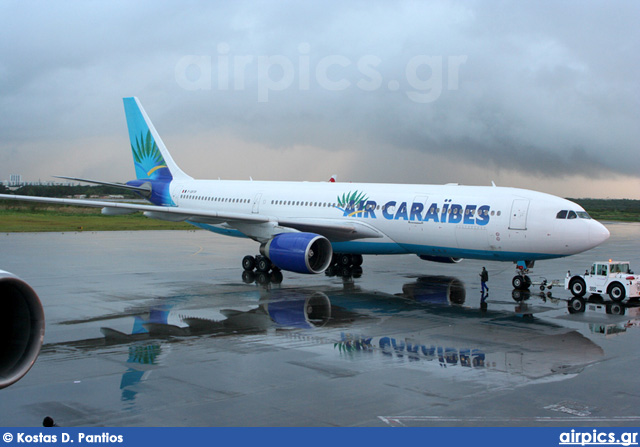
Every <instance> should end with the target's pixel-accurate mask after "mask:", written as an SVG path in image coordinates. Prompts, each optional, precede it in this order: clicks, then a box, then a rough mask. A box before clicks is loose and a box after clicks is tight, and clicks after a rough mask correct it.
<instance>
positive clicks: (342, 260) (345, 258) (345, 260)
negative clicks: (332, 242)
mask: <svg viewBox="0 0 640 447" xmlns="http://www.w3.org/2000/svg"><path fill="white" fill-rule="evenodd" d="M351 263H352V260H351V255H349V254H341V255H339V256H338V264H340V265H341V266H343V267H349V266H350V265H351Z"/></svg>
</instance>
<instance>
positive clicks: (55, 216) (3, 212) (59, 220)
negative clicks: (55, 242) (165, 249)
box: [0, 203, 194, 233]
mask: <svg viewBox="0 0 640 447" xmlns="http://www.w3.org/2000/svg"><path fill="white" fill-rule="evenodd" d="M193 229H194V227H193V226H192V225H189V224H187V223H183V222H177V223H176V222H164V221H161V220H155V219H149V218H146V217H144V216H143V215H142V214H141V213H136V214H128V215H124V216H103V215H102V214H101V213H100V208H80V207H73V206H55V205H39V204H28V205H25V204H16V203H12V204H10V205H6V204H1V205H0V233H15V232H46V231H56V232H57V231H132V230H193Z"/></svg>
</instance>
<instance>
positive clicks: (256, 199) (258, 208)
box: [251, 192, 262, 214]
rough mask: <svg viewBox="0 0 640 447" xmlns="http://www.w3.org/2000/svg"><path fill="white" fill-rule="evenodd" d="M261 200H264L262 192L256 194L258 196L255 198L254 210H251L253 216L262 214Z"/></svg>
mask: <svg viewBox="0 0 640 447" xmlns="http://www.w3.org/2000/svg"><path fill="white" fill-rule="evenodd" d="M261 198H262V193H261V192H259V193H258V194H256V196H255V197H254V198H253V208H252V209H251V212H252V213H253V214H258V213H259V212H260V199H261Z"/></svg>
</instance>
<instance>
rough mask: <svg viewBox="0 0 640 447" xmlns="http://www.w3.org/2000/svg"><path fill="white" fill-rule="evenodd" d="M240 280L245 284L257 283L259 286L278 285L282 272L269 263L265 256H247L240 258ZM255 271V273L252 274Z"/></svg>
mask: <svg viewBox="0 0 640 447" xmlns="http://www.w3.org/2000/svg"><path fill="white" fill-rule="evenodd" d="M242 268H243V269H244V271H243V272H242V280H243V281H244V282H245V283H252V282H254V281H257V282H258V283H259V284H267V283H273V284H280V283H281V282H282V279H283V278H282V271H280V269H279V268H278V267H276V266H275V265H273V264H272V263H271V260H270V259H269V258H267V257H266V256H262V255H257V256H255V257H254V256H251V255H247V256H245V257H244V258H242ZM254 270H255V272H254Z"/></svg>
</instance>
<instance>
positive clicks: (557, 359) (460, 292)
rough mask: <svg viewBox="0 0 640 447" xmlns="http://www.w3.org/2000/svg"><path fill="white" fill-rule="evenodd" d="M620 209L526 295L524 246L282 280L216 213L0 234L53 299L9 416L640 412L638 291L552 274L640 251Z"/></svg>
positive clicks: (5, 247) (491, 420)
mask: <svg viewBox="0 0 640 447" xmlns="http://www.w3.org/2000/svg"><path fill="white" fill-rule="evenodd" d="M607 227H608V228H609V230H610V231H611V234H612V236H611V238H610V239H609V241H607V242H606V243H605V244H603V245H602V246H600V247H598V248H596V249H594V250H591V251H590V252H587V253H583V254H580V255H576V256H572V257H570V258H564V259H558V260H551V261H542V262H539V263H537V265H536V266H535V268H534V269H533V271H532V275H531V277H532V279H533V280H534V286H533V287H532V288H531V293H530V294H524V295H523V294H517V293H516V294H514V293H513V289H512V287H511V278H512V277H513V275H514V266H513V265H512V264H508V263H497V262H482V261H463V262H462V263H460V264H453V265H452V264H436V263H431V262H425V261H421V260H420V259H418V258H417V257H416V256H387V257H385V256H365V258H364V265H363V271H362V272H361V273H360V272H358V271H356V272H355V275H352V276H350V277H349V276H347V277H340V276H334V277H328V276H325V275H318V276H304V275H299V274H292V273H287V272H284V279H283V281H282V283H280V284H274V283H269V282H268V281H265V279H267V278H258V277H247V276H246V275H245V276H244V277H243V275H242V270H241V267H240V261H241V259H242V257H243V256H244V255H246V254H255V251H256V249H257V245H256V244H255V243H253V242H251V241H245V240H239V239H232V238H225V237H222V236H217V235H214V234H211V233H208V232H204V231H191V232H182V231H175V232H161V231H157V232H105V233H62V234H61V233H41V234H6V235H5V234H0V238H1V239H0V269H5V270H8V271H11V272H13V273H14V274H16V275H18V276H20V277H21V278H22V279H24V280H25V281H27V282H28V283H29V284H30V285H31V286H32V287H33V288H34V289H35V290H36V292H37V293H38V294H39V296H40V298H41V300H42V303H43V306H44V310H45V315H46V319H47V321H46V324H47V326H46V336H45V344H44V346H43V348H42V351H41V354H40V357H39V358H38V360H37V362H36V364H35V366H34V367H33V369H32V370H31V371H30V372H29V374H27V376H25V377H24V378H23V379H22V380H21V381H19V382H17V383H16V384H14V385H12V386H10V387H8V388H6V389H3V390H0V425H2V426H39V425H41V423H42V420H43V418H44V417H45V416H51V417H52V418H53V419H54V420H55V422H56V423H58V424H59V425H61V426H397V425H401V426H638V425H639V424H640V410H638V409H639V408H640V392H638V391H637V384H636V382H635V380H636V379H635V376H636V374H637V371H638V370H640V356H639V355H638V354H639V352H640V351H639V348H638V346H640V327H639V326H640V312H639V308H638V306H639V304H638V303H637V302H632V303H631V304H630V305H628V306H623V307H622V308H621V309H618V308H616V309H614V313H623V314H622V315H616V314H614V313H612V309H611V306H608V305H607V303H608V301H607V300H604V301H603V300H601V299H600V298H597V297H592V298H591V299H590V304H593V305H592V306H590V308H589V309H588V310H587V311H586V312H585V313H580V314H570V313H569V312H568V309H567V300H568V299H569V298H570V294H569V292H568V291H565V290H564V289H563V288H562V287H554V288H552V289H551V290H549V289H545V290H544V292H541V291H540V290H539V287H538V286H537V283H538V282H540V281H542V280H543V279H547V281H548V282H551V281H552V280H554V279H563V278H564V275H565V274H566V272H567V270H571V271H574V272H581V271H584V270H585V269H586V268H587V267H589V266H590V265H591V263H592V262H593V261H596V260H606V259H610V258H613V259H616V260H627V261H631V264H632V267H635V269H636V270H637V271H638V270H640V250H639V248H640V224H622V223H607ZM482 266H486V268H487V270H488V271H489V283H488V285H489V287H490V291H489V295H488V297H486V300H485V305H483V303H482V296H481V293H480V278H479V273H480V270H481V269H482ZM354 276H355V277H354Z"/></svg>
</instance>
